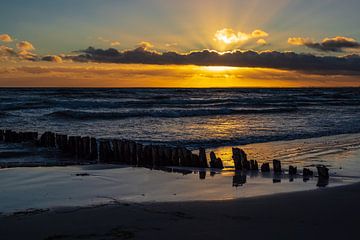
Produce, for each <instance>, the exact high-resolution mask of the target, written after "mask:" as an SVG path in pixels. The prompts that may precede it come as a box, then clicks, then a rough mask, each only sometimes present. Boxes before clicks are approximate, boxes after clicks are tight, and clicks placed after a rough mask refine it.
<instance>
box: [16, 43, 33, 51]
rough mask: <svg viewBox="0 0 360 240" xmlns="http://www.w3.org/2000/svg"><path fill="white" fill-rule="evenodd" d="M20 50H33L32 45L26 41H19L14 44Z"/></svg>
mask: <svg viewBox="0 0 360 240" xmlns="http://www.w3.org/2000/svg"><path fill="white" fill-rule="evenodd" d="M16 46H17V48H18V49H19V50H20V51H32V50H35V48H34V46H33V45H32V44H31V43H30V42H28V41H21V42H19V43H17V44H16Z"/></svg>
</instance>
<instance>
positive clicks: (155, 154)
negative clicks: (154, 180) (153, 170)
mask: <svg viewBox="0 0 360 240" xmlns="http://www.w3.org/2000/svg"><path fill="white" fill-rule="evenodd" d="M151 156H152V166H153V167H158V166H159V146H155V145H152V146H151Z"/></svg>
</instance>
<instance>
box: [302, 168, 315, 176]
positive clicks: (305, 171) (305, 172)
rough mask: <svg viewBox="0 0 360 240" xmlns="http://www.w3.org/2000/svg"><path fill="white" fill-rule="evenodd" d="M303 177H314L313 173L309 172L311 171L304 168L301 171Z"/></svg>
mask: <svg viewBox="0 0 360 240" xmlns="http://www.w3.org/2000/svg"><path fill="white" fill-rule="evenodd" d="M303 176H304V177H312V176H314V172H313V171H311V170H310V169H308V168H304V169H303Z"/></svg>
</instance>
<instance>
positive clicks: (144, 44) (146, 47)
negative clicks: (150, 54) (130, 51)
mask: <svg viewBox="0 0 360 240" xmlns="http://www.w3.org/2000/svg"><path fill="white" fill-rule="evenodd" d="M138 46H139V47H140V48H142V49H144V50H149V49H152V48H154V45H152V44H151V43H150V42H145V41H143V42H140V43H139V44H138Z"/></svg>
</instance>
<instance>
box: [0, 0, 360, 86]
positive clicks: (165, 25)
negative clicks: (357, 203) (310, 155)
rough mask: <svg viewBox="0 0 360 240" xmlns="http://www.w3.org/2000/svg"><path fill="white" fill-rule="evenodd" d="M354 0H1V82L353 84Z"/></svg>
mask: <svg viewBox="0 0 360 240" xmlns="http://www.w3.org/2000/svg"><path fill="white" fill-rule="evenodd" d="M359 9H360V1H358V0H343V1H338V0H252V1H245V0H222V1H215V0H191V1H190V0H189V1H188V0H184V1H175V0H77V1H74V0H71V1H70V0H52V1H45V0H34V1H25V0H11V1H10V0H4V1H2V4H1V9H0V86H44V87H45V86H59V87H66V86H68V87H75V86H78V87H312V86H321V87H331V86H360V77H359V76H360V57H359V54H360V27H359V23H360V15H359V14H358V11H359Z"/></svg>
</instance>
